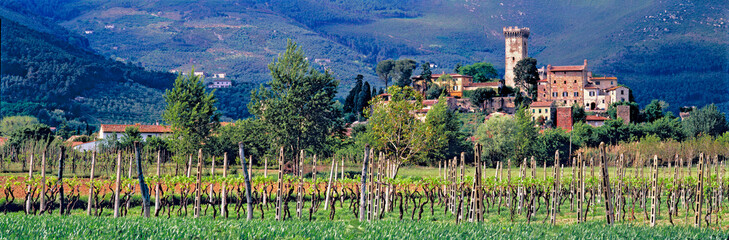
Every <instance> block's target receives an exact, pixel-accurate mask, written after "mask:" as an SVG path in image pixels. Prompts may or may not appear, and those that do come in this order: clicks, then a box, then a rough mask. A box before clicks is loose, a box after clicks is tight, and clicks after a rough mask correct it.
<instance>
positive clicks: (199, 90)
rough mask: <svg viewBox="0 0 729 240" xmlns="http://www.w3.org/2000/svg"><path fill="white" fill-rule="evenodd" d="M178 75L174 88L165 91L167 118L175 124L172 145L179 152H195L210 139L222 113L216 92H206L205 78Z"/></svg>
mask: <svg viewBox="0 0 729 240" xmlns="http://www.w3.org/2000/svg"><path fill="white" fill-rule="evenodd" d="M194 71H195V70H194V69H193V70H191V71H190V74H188V76H183V75H178V76H177V79H175V84H174V88H172V89H171V90H166V91H165V96H164V98H165V102H167V108H166V109H165V111H164V113H163V115H162V116H163V117H164V119H165V121H167V123H168V124H170V125H171V127H172V132H173V137H172V138H171V139H172V146H173V149H174V150H175V152H176V153H179V154H183V155H182V156H184V155H186V154H193V153H194V152H195V151H197V149H199V148H202V147H203V146H204V145H205V144H206V143H207V142H208V141H209V137H210V134H211V133H212V132H213V131H214V130H215V129H217V128H218V126H219V125H220V113H219V112H218V111H217V108H216V107H215V103H216V102H217V100H216V98H215V95H214V93H213V92H210V93H208V92H206V91H205V85H204V84H203V79H201V78H198V76H196V75H195V74H194Z"/></svg>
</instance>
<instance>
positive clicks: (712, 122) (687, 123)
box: [683, 104, 729, 137]
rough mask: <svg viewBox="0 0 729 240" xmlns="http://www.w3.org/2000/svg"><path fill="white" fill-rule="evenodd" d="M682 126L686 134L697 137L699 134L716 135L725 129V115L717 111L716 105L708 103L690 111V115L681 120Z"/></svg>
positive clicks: (728, 127)
mask: <svg viewBox="0 0 729 240" xmlns="http://www.w3.org/2000/svg"><path fill="white" fill-rule="evenodd" d="M683 128H684V130H685V131H686V136H688V137H697V136H699V135H700V134H706V135H710V136H718V135H720V134H722V133H724V132H725V131H727V129H729V126H727V121H726V116H725V115H724V114H723V113H721V112H719V110H718V109H717V107H716V105H714V104H710V105H707V106H704V107H702V108H701V109H697V110H694V111H692V112H691V115H690V116H689V117H688V118H687V119H686V120H684V121H683Z"/></svg>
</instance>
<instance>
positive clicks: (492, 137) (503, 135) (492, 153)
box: [476, 115, 517, 165]
mask: <svg viewBox="0 0 729 240" xmlns="http://www.w3.org/2000/svg"><path fill="white" fill-rule="evenodd" d="M516 131H517V126H516V121H515V120H514V117H512V116H509V115H497V116H494V117H491V118H490V119H489V120H487V121H486V122H484V124H481V125H480V126H479V127H478V129H477V130H476V139H477V141H478V142H479V143H481V145H482V146H483V149H482V151H483V155H484V156H486V157H487V159H488V162H489V165H492V164H493V162H494V161H495V160H503V159H506V158H508V157H510V156H512V154H513V153H514V149H515V148H514V147H515V145H516V142H515V139H514V135H515V134H516Z"/></svg>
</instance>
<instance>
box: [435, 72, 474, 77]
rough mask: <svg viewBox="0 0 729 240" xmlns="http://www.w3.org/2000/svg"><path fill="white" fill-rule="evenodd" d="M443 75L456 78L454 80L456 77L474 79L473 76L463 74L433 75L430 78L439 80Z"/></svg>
mask: <svg viewBox="0 0 729 240" xmlns="http://www.w3.org/2000/svg"><path fill="white" fill-rule="evenodd" d="M443 75H451V77H454V78H455V77H465V78H473V76H469V75H463V74H458V73H445V74H433V75H430V77H431V78H439V77H440V76H443Z"/></svg>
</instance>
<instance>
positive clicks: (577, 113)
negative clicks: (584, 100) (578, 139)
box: [572, 104, 587, 123]
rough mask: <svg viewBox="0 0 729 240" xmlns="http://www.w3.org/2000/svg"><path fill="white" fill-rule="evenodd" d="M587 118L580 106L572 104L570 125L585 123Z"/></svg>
mask: <svg viewBox="0 0 729 240" xmlns="http://www.w3.org/2000/svg"><path fill="white" fill-rule="evenodd" d="M586 117H587V114H586V113H585V108H584V107H582V106H580V105H579V104H573V105H572V123H576V122H583V123H584V122H585V118H586Z"/></svg>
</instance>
